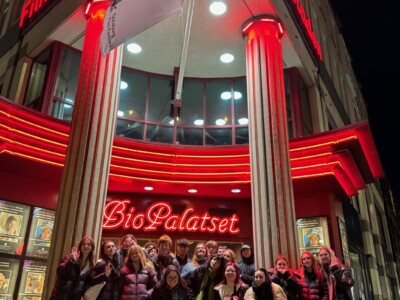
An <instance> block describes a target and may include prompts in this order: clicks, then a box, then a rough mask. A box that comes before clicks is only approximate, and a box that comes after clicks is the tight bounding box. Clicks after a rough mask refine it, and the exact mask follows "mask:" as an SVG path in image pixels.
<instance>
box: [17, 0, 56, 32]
mask: <svg viewBox="0 0 400 300" xmlns="http://www.w3.org/2000/svg"><path fill="white" fill-rule="evenodd" d="M51 1H52V0H28V1H26V3H25V4H24V6H23V7H22V11H21V17H20V19H19V27H20V28H22V27H23V26H24V24H25V22H27V21H28V20H29V21H31V20H32V19H33V18H34V17H35V16H36V15H37V14H38V12H39V11H40V10H42V9H43V7H45V6H46V5H48V4H49V3H50V2H51Z"/></svg>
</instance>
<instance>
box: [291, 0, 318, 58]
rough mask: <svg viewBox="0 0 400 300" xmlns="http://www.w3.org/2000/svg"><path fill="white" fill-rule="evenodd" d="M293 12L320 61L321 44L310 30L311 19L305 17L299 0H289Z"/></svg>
mask: <svg viewBox="0 0 400 300" xmlns="http://www.w3.org/2000/svg"><path fill="white" fill-rule="evenodd" d="M290 2H291V4H292V7H293V9H294V12H295V14H296V16H297V18H298V20H299V22H300V24H301V27H302V28H303V31H304V33H305V35H306V37H307V39H308V41H309V42H310V44H311V47H312V49H313V51H314V54H315V56H316V57H317V59H318V60H319V61H322V51H321V45H320V44H319V42H318V40H317V37H316V36H315V33H314V31H313V30H312V24H311V20H310V19H309V18H307V14H306V12H305V10H304V8H303V6H301V4H300V0H290Z"/></svg>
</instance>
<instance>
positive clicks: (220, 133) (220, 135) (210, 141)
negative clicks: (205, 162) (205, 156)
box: [206, 128, 232, 145]
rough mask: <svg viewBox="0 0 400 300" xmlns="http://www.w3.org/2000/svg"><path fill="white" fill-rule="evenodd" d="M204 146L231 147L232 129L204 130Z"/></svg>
mask: <svg viewBox="0 0 400 300" xmlns="http://www.w3.org/2000/svg"><path fill="white" fill-rule="evenodd" d="M206 145H232V129H231V128H210V129H206Z"/></svg>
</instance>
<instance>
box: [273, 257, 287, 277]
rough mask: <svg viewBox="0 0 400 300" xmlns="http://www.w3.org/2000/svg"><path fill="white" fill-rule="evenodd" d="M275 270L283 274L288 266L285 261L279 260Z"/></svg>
mask: <svg viewBox="0 0 400 300" xmlns="http://www.w3.org/2000/svg"><path fill="white" fill-rule="evenodd" d="M275 268H276V270H277V271H278V272H279V273H282V274H283V273H285V272H286V271H287V270H288V264H287V262H286V260H284V259H280V260H278V261H277V262H276V265H275Z"/></svg>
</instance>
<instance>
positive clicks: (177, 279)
mask: <svg viewBox="0 0 400 300" xmlns="http://www.w3.org/2000/svg"><path fill="white" fill-rule="evenodd" d="M151 299H153V300H174V299H178V300H194V299H196V297H195V296H194V295H193V292H192V290H191V289H190V288H188V287H187V285H186V282H185V281H184V280H183V279H182V278H181V275H180V274H179V268H177V267H176V266H174V265H169V266H168V267H167V268H166V269H165V271H164V274H163V277H162V279H161V281H159V282H158V283H157V285H156V286H155V287H154V289H153V292H152V294H151Z"/></svg>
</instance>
